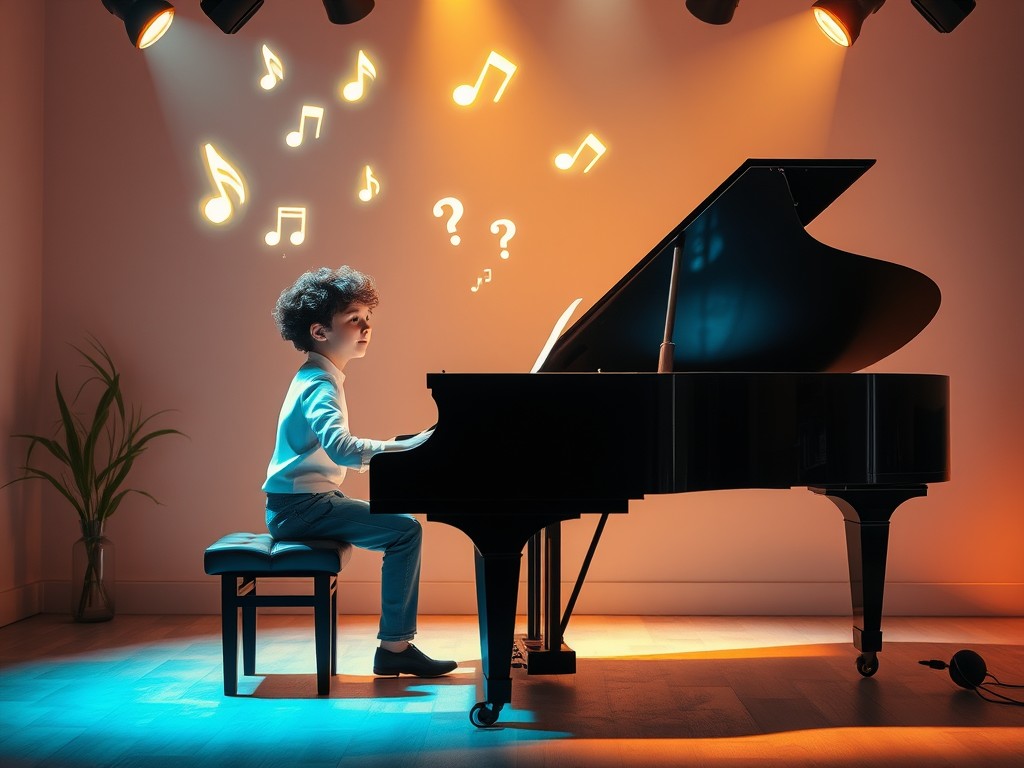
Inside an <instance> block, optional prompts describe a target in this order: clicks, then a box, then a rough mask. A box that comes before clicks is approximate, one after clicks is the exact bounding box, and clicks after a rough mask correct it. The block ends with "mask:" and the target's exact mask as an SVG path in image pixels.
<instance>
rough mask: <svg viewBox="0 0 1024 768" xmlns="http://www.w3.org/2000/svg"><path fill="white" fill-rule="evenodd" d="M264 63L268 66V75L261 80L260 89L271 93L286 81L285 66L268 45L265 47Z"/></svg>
mask: <svg viewBox="0 0 1024 768" xmlns="http://www.w3.org/2000/svg"><path fill="white" fill-rule="evenodd" d="M263 61H264V62H265V63H266V66H267V74H265V75H264V76H263V77H261V78H260V88H262V89H263V90H264V91H269V90H270V89H271V88H273V87H274V86H275V85H277V84H278V83H279V82H280V81H281V80H284V64H283V63H282V62H281V60H280V59H279V58H277V56H276V55H275V54H274V52H273V51H272V50H270V49H269V48H268V47H267V46H266V45H264V46H263Z"/></svg>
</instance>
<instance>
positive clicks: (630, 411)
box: [370, 161, 949, 725]
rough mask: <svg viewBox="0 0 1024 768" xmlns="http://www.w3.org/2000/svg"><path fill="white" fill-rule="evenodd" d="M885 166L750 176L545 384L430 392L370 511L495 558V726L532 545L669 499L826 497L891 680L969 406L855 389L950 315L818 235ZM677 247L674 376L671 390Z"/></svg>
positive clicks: (903, 281)
mask: <svg viewBox="0 0 1024 768" xmlns="http://www.w3.org/2000/svg"><path fill="white" fill-rule="evenodd" d="M870 164H871V161H827V162H826V161H747V163H745V164H744V165H743V166H742V167H741V168H740V169H739V170H738V171H737V172H736V173H735V174H733V175H732V176H731V177H730V179H729V180H727V181H726V182H725V183H724V184H723V185H722V186H721V187H719V189H718V190H716V191H715V193H713V194H712V195H711V196H709V197H708V199H707V200H705V201H704V203H702V205H701V206H699V207H698V208H697V209H696V210H695V211H694V212H693V213H692V214H691V215H690V216H688V217H687V218H686V219H684V220H683V222H681V223H680V225H679V226H678V227H676V228H675V229H674V230H673V231H672V232H671V233H670V234H669V235H668V236H666V238H664V239H663V240H662V241H661V243H659V244H658V246H656V247H655V248H654V249H653V250H652V251H651V252H650V253H649V254H648V256H647V257H645V259H644V260H643V261H641V262H640V263H639V264H637V265H636V267H634V268H633V269H632V270H631V271H630V272H629V273H627V275H626V276H625V277H624V278H623V279H622V280H621V281H620V282H619V283H618V284H617V285H616V286H615V287H613V288H612V290H610V291H609V292H608V294H606V296H605V297H603V298H602V299H601V300H600V301H598V302H597V303H596V304H595V305H594V306H593V307H592V308H591V309H590V310H589V311H588V312H587V313H586V314H585V315H584V316H583V317H581V318H580V320H579V321H578V322H577V323H576V324H574V325H573V326H572V327H571V328H570V329H569V330H567V331H566V333H565V334H563V336H562V337H561V338H560V339H559V341H558V343H557V344H556V345H555V347H554V348H553V350H552V353H551V355H550V356H549V358H548V360H547V362H546V364H545V365H544V367H543V368H542V372H541V373H538V374H473V373H466V374H453V373H442V374H429V375H428V376H427V386H428V387H429V389H430V390H431V394H432V396H433V398H434V400H435V401H436V404H437V410H438V420H437V427H436V429H435V431H434V434H433V436H432V437H431V438H430V439H429V440H428V441H427V442H426V443H424V444H423V445H422V446H420V447H419V448H416V449H414V450H412V451H408V452H404V453H391V454H382V455H379V456H377V457H375V458H374V459H373V461H372V462H371V472H370V504H371V509H372V511H373V512H375V513H385V514H386V513H399V512H413V513H417V512H418V513H425V514H426V515H427V519H428V520H434V521H439V522H445V523H448V524H450V525H453V526H455V527H458V528H459V529H461V530H462V531H464V532H465V533H466V534H467V535H468V536H469V537H470V538H471V539H472V541H473V543H474V545H475V548H476V579H477V598H478V610H479V616H480V634H481V659H482V664H483V673H484V688H485V690H484V700H483V701H482V702H480V703H479V704H478V705H477V706H476V707H474V710H473V712H471V719H472V720H473V722H474V723H476V724H478V725H487V724H490V723H493V722H494V721H495V720H496V718H497V717H498V713H499V712H500V710H501V708H502V706H503V705H504V704H506V703H508V702H509V701H511V685H512V684H511V677H510V666H511V652H512V648H513V634H514V625H515V615H516V602H517V593H518V588H519V577H520V563H521V559H522V552H523V549H524V547H525V546H526V545H527V543H528V542H529V541H530V540H531V539H532V540H533V541H534V542H536V538H535V537H536V536H537V534H538V532H540V531H542V530H544V529H548V530H557V527H556V526H557V524H558V523H559V522H560V521H563V520H569V519H573V518H577V517H579V516H580V515H582V514H595V513H597V514H602V515H606V514H610V513H621V512H626V511H628V502H629V500H630V499H640V498H642V497H643V496H644V495H646V494H652V493H680V492H686V491H707V490H719V489H733V488H791V487H801V486H805V487H808V488H811V489H812V490H814V491H816V492H818V493H821V494H823V495H825V496H827V497H828V498H829V499H830V500H831V501H832V502H834V504H835V505H836V506H837V507H838V508H839V509H840V511H841V512H842V514H843V517H844V519H845V521H846V523H845V524H846V534H847V548H848V559H849V566H850V583H851V596H852V603H853V614H854V643H855V645H856V646H857V648H859V649H860V650H861V651H862V654H861V656H860V658H859V659H858V669H859V670H860V671H861V673H862V674H865V675H870V674H873V673H874V671H875V670H876V669H877V665H878V664H877V656H876V654H877V652H878V651H879V650H881V613H882V596H883V588H884V578H885V561H886V551H887V540H888V525H889V518H890V516H891V515H892V513H893V511H894V510H895V509H896V507H897V506H898V505H899V504H901V503H902V502H903V501H905V500H906V499H909V498H912V497H915V496H922V495H924V494H925V493H926V484H927V483H932V482H942V481H944V480H947V479H948V477H949V460H948V442H949V438H948V398H949V394H948V379H947V378H946V377H945V376H939V375H922V374H880V373H879V374H859V373H850V372H847V371H850V370H854V369H855V368H853V366H856V367H857V368H859V367H863V366H865V365H869V364H870V363H872V362H875V361H876V360H878V359H880V358H881V357H884V356H885V355H887V354H889V353H890V352H891V351H893V350H895V349H897V348H899V347H900V346H902V345H903V344H904V343H906V341H907V340H909V339H910V338H912V337H913V336H914V335H916V333H917V332H918V331H919V330H920V329H921V328H923V327H924V325H926V324H927V322H928V321H929V320H930V319H931V317H932V315H934V313H935V311H936V310H937V308H938V301H939V296H938V289H937V288H936V287H935V285H934V283H932V282H931V281H930V280H929V279H928V278H926V277H924V276H923V275H920V274H919V273H917V272H914V271H913V270H909V269H907V268H905V267H899V266H897V265H893V264H887V263H886V262H878V261H875V260H872V259H867V258H865V257H861V256H856V255H854V254H847V253H844V252H842V251H838V250H836V249H833V248H830V247H828V246H825V245H822V244H821V243H818V242H817V241H815V240H814V239H813V238H810V236H809V235H807V233H806V232H805V231H804V229H803V225H804V224H805V223H807V222H808V221H809V220H810V219H812V218H813V217H814V216H816V215H817V213H819V212H820V211H821V210H823V209H824V208H825V207H826V206H827V205H828V204H829V203H830V202H831V201H832V199H833V198H834V197H835V196H836V195H838V194H839V193H841V192H842V191H843V190H844V189H845V188H846V187H847V186H848V185H849V184H850V183H852V182H853V181H854V180H855V179H856V178H857V177H859V175H860V174H861V173H863V171H864V170H865V169H866V168H867V167H869V166H870ZM675 245H679V246H680V249H679V250H680V254H681V256H682V259H681V261H680V262H679V263H680V264H681V265H682V267H683V268H682V270H681V278H680V281H679V288H678V291H677V295H676V296H675V297H673V301H675V306H676V309H677V312H676V323H675V331H674V337H675V341H676V347H675V353H674V363H673V367H674V372H670V373H654V372H653V371H654V370H655V369H656V366H657V359H658V341H659V336H660V334H661V330H662V326H663V325H664V323H665V320H664V317H665V312H664V309H665V307H666V305H667V303H668V301H669V295H668V286H669V272H670V271H671V267H672V259H671V251H672V250H673V248H674V246H675ZM763 259H767V260H768V261H770V262H771V264H770V266H769V267H765V266H764V265H763V264H762V260H763ZM780 295H781V297H782V298H781V299H780ZM780 328H781V330H780ZM776 361H779V362H781V363H782V365H775V362H776ZM556 542H557V539H556ZM555 554H556V556H557V553H555ZM531 565H533V563H532V555H531ZM555 565H556V567H557V558H556V562H555ZM531 570H532V568H531ZM554 580H555V581H556V582H557V581H558V578H557V574H556V577H555V579H554ZM555 594H556V595H557V593H555ZM548 602H549V603H551V602H552V598H551V595H550V594H549V595H548ZM555 602H557V597H556V599H555ZM550 608H551V606H550V605H549V609H550ZM553 608H554V611H557V610H558V608H559V606H558V605H557V604H556V605H554V606H553ZM531 610H532V609H531ZM531 624H532V617H531ZM562 629H564V620H563V621H562V622H561V624H559V623H558V620H557V613H554V614H553V615H552V618H550V619H549V621H548V623H547V627H546V633H547V634H548V638H547V640H548V642H547V645H546V646H545V648H544V649H543V650H544V653H546V654H553V655H555V656H558V655H559V654H560V653H564V651H563V650H562V646H561V630H562ZM534 631H535V630H534V628H533V627H532V626H531V633H532V632H534ZM536 650H540V649H536ZM544 653H541V654H539V656H540V657H543V655H544ZM573 663H574V657H573ZM541 666H543V663H541ZM555 666H556V668H555V669H554V670H553V671H559V670H558V669H557V665H555ZM531 671H533V670H531Z"/></svg>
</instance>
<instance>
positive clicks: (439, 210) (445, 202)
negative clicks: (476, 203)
mask: <svg viewBox="0 0 1024 768" xmlns="http://www.w3.org/2000/svg"><path fill="white" fill-rule="evenodd" d="M445 206H447V207H449V208H451V209H452V215H451V216H449V217H448V232H449V233H451V237H450V238H448V239H449V240H451V241H452V245H458V244H459V243H461V242H462V238H461V237H459V236H458V235H457V234H455V225H456V224H458V223H459V219H461V218H462V214H463V213H464V212H465V209H464V208H463V207H462V203H461V202H459V199H458V198H456V197H442V198H441V199H440V200H438V201H437V202H436V203H434V216H436V217H437V218H441V217H442V216H444V209H445Z"/></svg>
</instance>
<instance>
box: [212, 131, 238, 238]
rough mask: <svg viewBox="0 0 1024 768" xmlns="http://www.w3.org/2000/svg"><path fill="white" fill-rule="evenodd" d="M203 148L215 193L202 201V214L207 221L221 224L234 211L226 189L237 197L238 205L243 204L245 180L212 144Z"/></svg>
mask: <svg viewBox="0 0 1024 768" xmlns="http://www.w3.org/2000/svg"><path fill="white" fill-rule="evenodd" d="M203 149H204V151H205V153H206V170H207V172H208V173H209V174H210V181H211V182H212V184H213V186H214V188H215V189H216V190H217V194H215V195H214V196H212V197H208V198H207V199H206V200H205V201H203V203H202V209H203V215H204V216H205V217H206V219H207V221H209V222H211V223H213V224H223V223H224V222H226V221H227V220H228V219H230V218H231V215H232V214H233V213H234V212H235V206H234V205H233V204H232V203H231V198H230V196H229V195H228V190H230V191H232V192H234V194H235V197H237V198H238V205H239V206H241V205H243V204H244V203H245V181H243V180H242V175H241V174H240V173H239V172H238V171H237V170H235V169H234V168H233V167H232V166H231V164H230V163H229V162H228V161H227V160H225V159H224V158H223V157H221V155H220V153H219V152H218V151H217V150H216V149H214V146H213V144H206V145H204V147H203Z"/></svg>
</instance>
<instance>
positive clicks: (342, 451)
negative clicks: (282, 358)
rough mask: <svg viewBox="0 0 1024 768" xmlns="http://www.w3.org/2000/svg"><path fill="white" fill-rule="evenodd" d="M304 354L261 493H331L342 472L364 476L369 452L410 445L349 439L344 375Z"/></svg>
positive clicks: (322, 360) (287, 398) (312, 354)
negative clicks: (305, 357) (303, 361)
mask: <svg viewBox="0 0 1024 768" xmlns="http://www.w3.org/2000/svg"><path fill="white" fill-rule="evenodd" d="M307 356H308V359H307V361H306V362H305V363H304V364H303V365H302V367H301V368H299V370H298V372H297V373H296V374H295V378H294V379H292V383H291V386H289V387H288V394H287V395H285V398H284V403H283V404H282V405H281V415H280V417H279V418H278V424H277V441H276V443H275V445H274V455H273V456H272V457H271V459H270V465H269V466H268V467H267V481H266V482H265V483H264V484H263V490H264V491H266V492H267V493H325V492H327V491H336V490H338V486H340V485H341V482H342V481H343V480H344V479H345V473H346V471H347V469H357V470H359V471H360V472H365V471H366V470H367V469H368V467H369V463H370V458H371V457H372V456H374V455H375V454H377V453H381V452H383V451H387V450H403V449H406V448H410V447H412V445H409V444H406V442H407V441H384V440H369V439H366V438H359V437H355V436H354V435H353V434H352V433H351V432H350V431H349V426H348V407H347V406H346V404H345V390H344V384H345V374H344V373H343V372H342V371H340V370H338V368H337V367H336V366H335V365H334V363H332V362H331V361H330V360H329V359H328V358H326V357H324V356H323V355H320V354H317V353H316V352H309V353H307Z"/></svg>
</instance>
